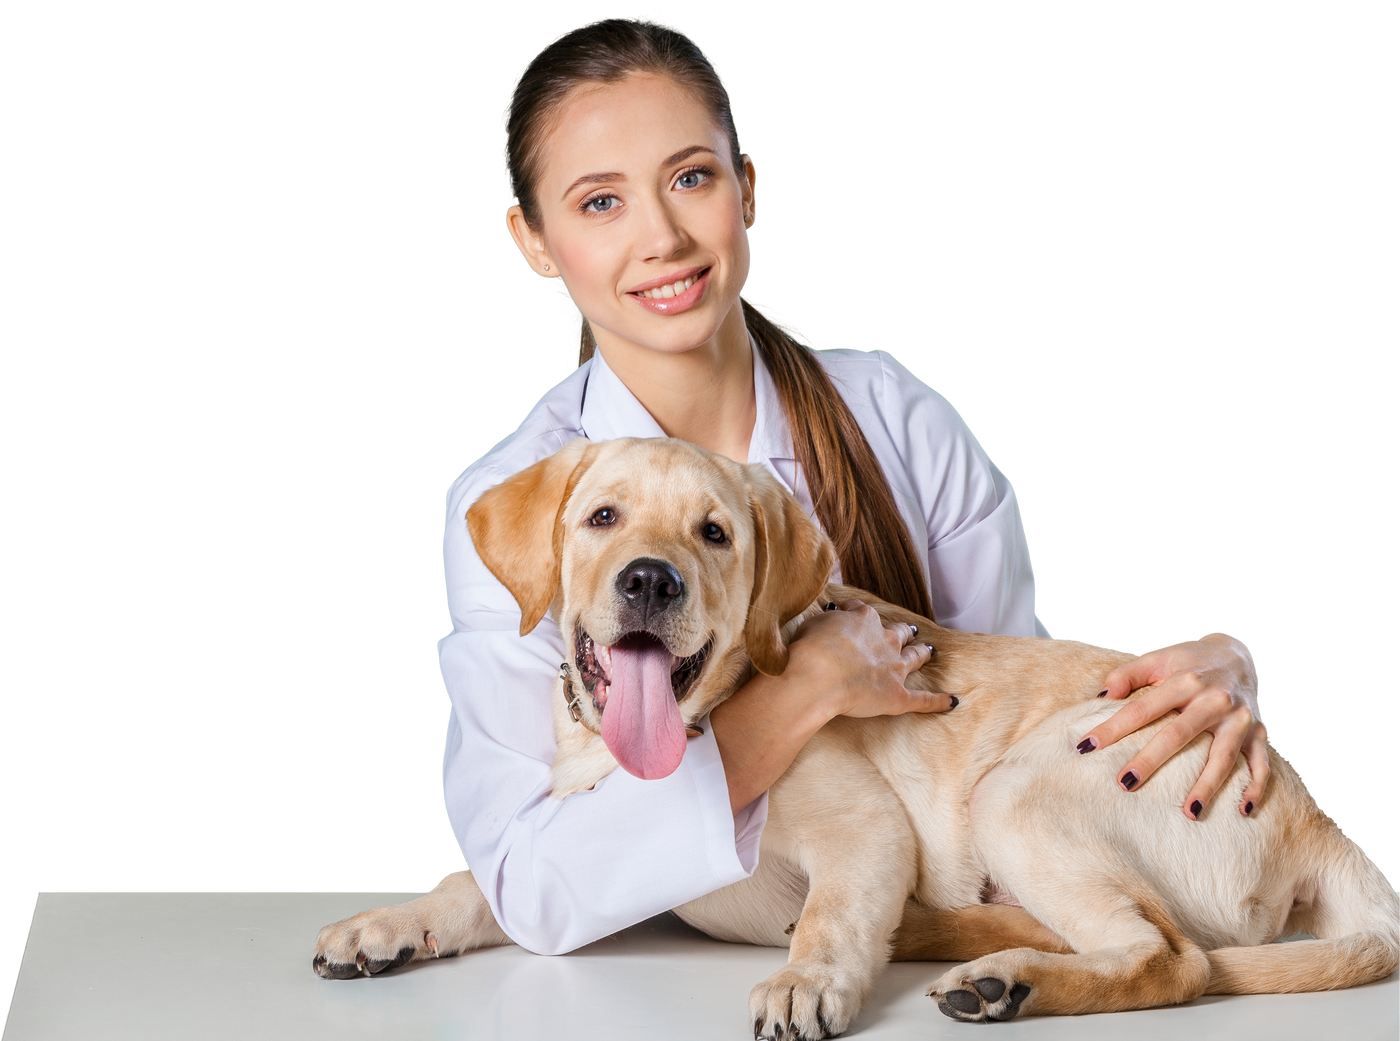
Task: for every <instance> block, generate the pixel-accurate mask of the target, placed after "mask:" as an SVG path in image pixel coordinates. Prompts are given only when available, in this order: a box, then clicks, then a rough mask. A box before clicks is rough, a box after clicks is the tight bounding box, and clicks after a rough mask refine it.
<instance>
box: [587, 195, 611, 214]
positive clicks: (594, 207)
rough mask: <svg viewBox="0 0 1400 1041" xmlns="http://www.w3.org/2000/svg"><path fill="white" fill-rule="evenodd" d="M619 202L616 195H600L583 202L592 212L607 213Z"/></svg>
mask: <svg viewBox="0 0 1400 1041" xmlns="http://www.w3.org/2000/svg"><path fill="white" fill-rule="evenodd" d="M616 203H617V196H615V195H600V196H598V197H597V198H595V199H589V200H588V201H587V202H585V203H584V204H583V208H584V209H585V210H588V211H589V212H590V213H607V212H608V211H609V210H610V209H612V208H613V206H614V205H616Z"/></svg>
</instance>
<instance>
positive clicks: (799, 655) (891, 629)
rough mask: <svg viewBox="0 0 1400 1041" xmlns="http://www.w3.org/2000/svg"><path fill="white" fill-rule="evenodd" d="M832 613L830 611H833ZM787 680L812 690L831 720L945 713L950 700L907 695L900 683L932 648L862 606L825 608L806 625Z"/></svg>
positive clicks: (795, 643) (845, 603)
mask: <svg viewBox="0 0 1400 1041" xmlns="http://www.w3.org/2000/svg"><path fill="white" fill-rule="evenodd" d="M833 608H834V609H833ZM788 654H789V659H788V671H787V675H791V676H792V677H793V678H800V679H801V680H802V681H803V682H804V683H807V684H810V687H809V688H808V689H810V690H812V691H814V692H816V693H818V694H819V696H821V697H822V698H824V699H826V703H827V707H828V711H829V712H830V714H831V715H832V716H856V717H864V716H900V715H903V714H904V713H906V712H947V711H948V710H949V709H950V708H953V707H954V706H956V705H957V700H956V699H955V698H954V697H952V696H951V695H948V694H932V693H927V692H924V691H917V690H909V689H908V688H907V687H906V686H905V685H904V681H905V680H906V679H908V677H909V675H910V673H913V672H915V671H917V670H918V669H920V668H922V667H923V666H925V665H927V664H928V662H929V659H930V658H931V657H932V655H933V647H932V646H931V645H930V644H928V643H925V642H923V641H921V640H919V639H918V630H917V629H915V628H914V626H912V625H906V624H905V623H903V622H891V623H890V624H889V625H886V624H885V623H884V622H883V621H882V620H881V618H880V616H879V614H878V613H876V611H875V609H874V608H873V607H871V606H870V605H868V604H866V603H863V602H862V601H860V600H855V599H852V600H842V601H841V602H840V603H836V604H829V605H827V609H826V610H825V611H823V612H822V613H821V614H819V615H817V616H816V617H815V618H810V619H808V620H807V621H806V622H804V623H803V624H802V625H801V626H800V627H799V628H798V630H797V633H796V635H795V636H794V638H793V640H792V643H791V644H789V646H788Z"/></svg>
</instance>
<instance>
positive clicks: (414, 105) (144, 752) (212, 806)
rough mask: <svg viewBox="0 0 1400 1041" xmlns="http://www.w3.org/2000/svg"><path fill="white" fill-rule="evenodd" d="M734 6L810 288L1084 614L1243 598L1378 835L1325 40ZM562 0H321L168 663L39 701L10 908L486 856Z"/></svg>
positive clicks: (1178, 620) (170, 542)
mask: <svg viewBox="0 0 1400 1041" xmlns="http://www.w3.org/2000/svg"><path fill="white" fill-rule="evenodd" d="M707 10H708V8H704V10H697V11H696V13H694V14H690V13H678V14H679V15H680V17H682V20H683V21H686V22H687V24H689V25H690V29H692V32H693V34H694V35H696V36H697V39H699V41H700V42H701V43H704V45H706V46H708V48H710V49H711V52H713V53H714V55H715V57H717V59H718V60H720V62H721V64H722V66H724V67H725V71H727V73H728V76H729V78H731V84H732V85H734V90H735V92H736V94H741V95H743V97H745V104H743V115H742V125H743V127H745V129H746V130H748V132H749V134H752V137H753V139H755V144H756V147H757V148H759V150H760V151H759V153H757V157H759V162H760V168H762V183H760V208H762V211H763V217H762V218H760V221H759V228H757V234H759V236H760V238H764V239H769V241H770V242H774V243H776V246H774V249H773V252H770V253H769V255H767V256H770V257H773V260H770V262H769V271H773V273H777V274H781V276H783V277H784V278H785V280H787V297H788V305H787V309H788V311H791V312H794V313H797V315H799V316H801V319H802V320H804V323H805V325H806V326H808V327H809V329H811V330H812V333H813V336H815V339H816V341H818V343H822V344H851V346H857V347H885V348H889V350H892V351H895V353H896V354H897V355H899V357H900V358H903V360H904V361H906V362H907V364H910V365H911V367H913V368H914V369H916V371H918V372H920V374H921V375H923V376H924V378H925V379H928V381H930V382H931V383H932V385H934V386H937V388H939V389H941V390H942V392H945V393H946V395H948V396H949V397H951V399H952V400H953V402H955V403H956V404H958V406H959V407H960V409H962V411H963V413H965V416H966V417H967V420H969V423H970V424H972V425H973V428H974V430H976V431H977V434H979V435H980V437H981V438H983V441H984V444H986V445H987V448H988V451H990V452H991V453H993V456H994V458H995V459H997V462H998V463H1000V465H1001V466H1002V467H1004V469H1005V470H1007V473H1008V474H1009V476H1011V477H1012V480H1014V481H1015V486H1016V490H1018V493H1019V497H1021V502H1022V509H1023V514H1025V520H1026V526H1028V530H1029V536H1030V544H1032V548H1033V554H1035V565H1036V572H1037V579H1039V589H1040V609H1042V614H1043V617H1044V618H1046V620H1047V621H1049V624H1050V625H1051V627H1053V630H1054V631H1056V632H1058V634H1064V635H1075V637H1084V638H1089V639H1093V641H1098V642H1105V644H1112V645H1117V646H1124V648H1131V649H1145V648H1149V646H1155V645H1159V644H1163V642H1169V641H1172V639H1179V638H1183V637H1191V635H1197V634H1200V632H1204V631H1207V630H1211V628H1226V630H1229V631H1232V632H1236V634H1239V635H1240V637H1243V638H1245V639H1247V641H1249V642H1250V644H1252V646H1253V649H1254V652H1256V655H1257V659H1259V665H1260V672H1261V674H1263V705H1264V711H1266V716H1267V719H1268V723H1270V726H1271V730H1273V735H1274V739H1275V740H1277V743H1278V746H1280V747H1281V749H1282V750H1285V751H1287V753H1288V754H1289V757H1291V758H1292V760H1294V761H1295V763H1296V764H1298V767H1299V768H1301V770H1302V771H1303V772H1305V774H1306V777H1308V781H1309V784H1310V785H1312V788H1313V791H1315V792H1316V795H1317V796H1319V799H1320V800H1322V803H1323V805H1324V806H1327V807H1329V810H1331V812H1333V813H1334V814H1336V816H1337V817H1338V820H1341V821H1344V824H1345V827H1347V828H1348V831H1350V833H1351V834H1352V835H1354V837H1357V838H1358V840H1359V841H1361V842H1362V844H1364V845H1365V847H1366V848H1368V849H1369V851H1371V852H1372V855H1375V856H1376V858H1378V859H1379V861H1380V862H1382V865H1383V866H1386V867H1389V869H1390V870H1392V872H1393V870H1394V869H1396V861H1394V856H1393V835H1392V826H1387V824H1385V820H1387V819H1389V817H1390V814H1389V813H1387V812H1385V810H1383V806H1385V805H1386V798H1385V796H1383V795H1382V792H1383V791H1385V788H1383V786H1385V782H1386V779H1387V768H1386V767H1385V761H1386V758H1387V749H1386V747H1385V746H1383V744H1382V733H1385V732H1386V730H1387V729H1389V723H1390V722H1393V719H1394V711H1393V707H1392V702H1390V698H1392V694H1390V684H1389V683H1387V680H1386V676H1385V672H1383V670H1385V663H1386V662H1387V660H1389V653H1387V651H1389V646H1390V641H1389V638H1387V637H1386V632H1387V631H1389V630H1390V620H1389V617H1387V614H1386V610H1387V609H1386V603H1387V599H1389V583H1390V579H1389V575H1390V565H1389V539H1390V533H1389V527H1387V520H1389V516H1387V511H1386V508H1385V507H1383V495H1385V494H1386V493H1385V487H1386V484H1385V477H1383V474H1385V473H1386V459H1387V455H1389V448H1390V438H1389V437H1387V432H1386V430H1385V428H1383V427H1382V416H1383V414H1385V406H1386V400H1385V389H1383V388H1382V386H1380V385H1379V381H1378V379H1376V378H1375V375H1373V374H1372V372H1371V368H1369V361H1366V353H1368V348H1372V346H1373V339H1375V334H1373V333H1371V330H1369V329H1368V327H1366V325H1365V322H1364V320H1362V319H1361V318H1359V315H1361V313H1362V312H1364V309H1365V305H1366V294H1368V292H1369V291H1371V290H1372V288H1373V287H1375V278H1373V276H1371V274H1369V273H1368V269H1366V267H1365V266H1364V264H1362V263H1361V262H1359V260H1358V259H1357V253H1355V250H1354V239H1352V235H1354V234H1355V228H1357V217H1358V214H1364V213H1365V211H1366V210H1368V207H1369V206H1372V204H1375V203H1376V201H1378V200H1379V196H1378V193H1376V190H1375V187H1373V186H1371V185H1368V182H1366V180H1365V176H1364V171H1362V169H1358V167H1359V165H1361V160H1359V158H1358V157H1357V154H1355V153H1352V151H1350V148H1351V146H1350V144H1348V143H1347V137H1345V133H1344V132H1343V129H1340V126H1338V119H1337V116H1336V112H1334V109H1333V108H1331V106H1330V105H1329V104H1327V98H1326V95H1324V94H1322V92H1320V90H1319V77H1320V76H1322V71H1320V70H1319V69H1317V67H1316V66H1315V64H1312V63H1309V62H1303V60H1296V55H1294V52H1289V53H1291V55H1294V56H1289V55H1282V56H1275V57H1271V56H1270V55H1274V53H1275V52H1274V50H1270V48H1267V46H1261V45H1260V36H1259V34H1257V32H1254V35H1250V34H1246V32H1232V31H1229V29H1222V27H1186V25H1176V27H1154V31H1152V32H1147V31H1144V29H1142V28H1141V27H1112V25H1107V27H1106V25H1092V27H1091V25H1070V24H1042V25H1028V24H1016V25H1008V24H986V25H976V27H973V25H965V24H952V22H934V21H930V22H924V24H913V22H896V21H885V22H867V24H850V22H844V21H830V22H819V24H812V25H805V27H801V28H794V27H792V25H791V21H790V20H780V18H773V20H764V18H763V17H762V15H753V14H745V15H743V17H742V18H734V17H728V15H727V17H720V15H711V14H707ZM533 11H535V8H532V17H531V18H528V20H524V21H526V22H528V27H524V28H522V27H521V25H503V24H501V22H496V21H490V22H479V24H477V22H473V21H468V20H465V18H463V20H462V21H442V22H434V21H433V20H431V18H428V20H423V21H416V22H412V24H403V25H389V27H385V25H370V24H357V25H346V24H344V22H339V21H336V18H335V17H333V13H330V11H329V10H328V11H321V13H318V15H316V18H315V20H301V21H300V22H298V27H297V29H298V34H301V35H300V36H297V38H294V39H290V41H288V43H287V48H288V49H287V53H286V55H284V56H283V71H281V76H283V87H284V94H283V97H281V111H280V112H279V113H277V116H276V119H274V120H273V123H272V126H270V127H269V130H267V134H266V137H265V139H260V140H259V144H258V147H259V148H263V150H266V157H267V162H269V169H274V171H276V172H277V178H274V180H276V185H274V186H273V187H272V189H270V192H269V196H267V199H266V204H267V207H269V210H267V213H269V214H272V217H265V218H263V220H265V225H263V227H266V228H267V236H269V241H267V242H266V243H263V246H265V249H260V250H259V253H258V259H256V264H258V270H259V271H265V273H266V277H265V278H253V280H252V281H251V283H244V284H246V285H251V287H253V288H249V290H248V297H249V298H248V299H245V301H241V302H237V306H235V308H234V309H235V311H237V312H238V313H239V315H241V316H244V320H245V322H246V323H245V325H244V326H242V327H244V332H245V333H246V336H245V337H242V339H239V343H238V347H237V350H235V351H231V353H230V360H228V362H227V371H225V374H224V378H225V379H227V383H228V388H230V392H231V399H232V400H231V402H230V403H228V404H224V406H221V407H220V409H217V410H213V417H211V418H213V420H214V421H213V423H210V424H207V427H206V428H207V430H210V431H211V434H210V439H211V446H210V455H207V456H204V458H206V459H213V460H214V462H213V463H211V465H209V466H204V467H195V469H190V467H185V469H183V470H182V472H181V473H179V474H176V476H175V477H172V480H174V481H175V483H176V484H178V486H179V487H178V488H176V490H175V491H169V490H167V494H168V495H171V500H169V501H171V502H176V501H183V502H185V504H186V505H188V504H189V502H195V504H197V505H199V509H197V511H196V514H197V516H200V518H204V519H200V520H197V522H189V520H185V522H181V523H172V525H169V527H171V529H172V530H168V532H167V534H168V539H167V540H164V541H162V540H161V539H157V540H153V541H148V543H146V551H147V553H148V560H147V561H134V562H133V561H129V562H127V564H126V567H127V574H130V572H134V571H137V569H140V567H141V565H143V564H148V568H147V569H146V571H144V572H143V574H146V575H147V582H148V586H147V588H148V590H150V596H151V600H150V604H160V607H158V610H157V609H154V607H148V609H147V610H148V611H150V617H147V618H141V620H139V621H137V623H134V628H132V630H127V637H125V638H120V639H116V641H113V644H112V648H111V651H109V652H108V655H109V658H111V660H109V662H108V663H106V665H109V666H115V667H118V669H120V670H123V672H125V674H139V676H141V677H143V679H141V680H140V690H139V693H137V694H136V695H134V697H132V695H126V697H122V698H119V700H116V701H115V702H113V701H108V700H98V701H94V702H92V704H91V705H85V707H84V705H80V707H77V708H74V707H73V705H70V704H64V702H60V701H57V700H56V701H55V702H53V704H42V705H39V707H38V709H36V711H38V712H39V714H41V719H42V721H43V722H41V723H39V728H41V729H38V730H36V733H49V735H63V737H62V742H63V750H64V751H63V754H64V757H66V768H64V770H63V771H62V778H60V779H52V778H50V779H49V781H46V782H45V784H42V785H36V786H35V788H34V789H28V791H25V793H24V796H22V798H21V799H17V800H15V802H13V803H11V807H10V809H11V813H10V828H8V831H10V834H11V835H14V837H15V838H17V840H18V844H17V845H13V847H11V849H21V848H22V849H27V851H31V854H29V855H28V856H27V858H25V859H24V862H22V863H18V862H13V863H11V866H13V867H17V869H18V870H15V872H14V873H13V874H11V879H13V881H11V888H10V893H11V907H13V908H14V914H13V918H11V921H13V922H14V926H13V932H11V937H13V942H14V943H17V942H18V939H20V935H21V933H22V928H24V921H25V919H27V916H28V909H29V902H31V900H32V894H34V890H35V888H38V887H62V886H84V887H85V886H133V887H153V886H174V887H183V886H189V887H361V886H363V887H375V888H398V887H426V886H428V884H431V883H433V880H434V879H437V877H438V874H441V873H442V872H444V870H448V869H451V867H454V866H458V865H459V863H461V861H459V858H458V854H456V849H455V847H454V844H452V840H451V835H449V834H448V830H447V826H445V823H444V817H442V810H441V799H440V791H438V760H440V751H441V736H442V725H444V719H445V712H447V701H445V698H444V694H442V690H441V686H440V683H438V677H437V670H435V660H434V651H433V641H434V639H435V637H437V635H438V634H441V632H442V631H444V628H445V613H444V609H442V589H441V574H440V561H438V539H440V529H441V523H442V516H441V493H442V487H444V486H445V484H447V481H449V480H451V479H452V476H454V474H455V473H456V472H458V470H459V469H461V467H462V466H463V465H466V463H468V462H469V460H470V459H472V458H475V456H476V455H477V453H480V452H482V451H483V449H486V448H487V446H489V445H490V444H491V442H493V441H494V439H496V438H498V437H500V435H503V434H504V432H507V431H508V430H510V428H511V427H512V425H514V424H515V423H517V421H518V418H519V417H521V414H522V413H524V411H525V410H526V409H528V407H529V406H531V403H532V402H533V400H535V397H536V396H538V395H539V393H540V390H542V389H543V388H545V386H547V385H549V382H550V381H552V379H553V372H554V371H553V368H552V365H550V364H547V362H546V361H543V360H540V358H539V357H538V353H539V347H533V346H529V344H526V343H525V341H524V337H522V336H521V334H519V332H518V325H517V322H518V318H519V311H518V309H517V306H515V305H514V304H511V302H508V301H507V298H505V297H503V295H501V294H500V291H498V290H497V288H496V287H500V288H505V285H507V284H508V283H507V281H505V280H504V277H503V276H504V271H501V270H498V267H497V266H498V264H505V263H507V257H508V255H507V253H505V252H504V250H503V246H504V243H505V238H504V231H503V229H501V224H500V213H501V208H503V196H504V192H503V187H501V180H500V168H498V165H494V167H493V165H490V158H491V151H493V133H494V125H496V120H497V116H498V109H500V102H501V99H503V97H504V94H505V91H507V90H508V87H510V83H511V76H512V73H514V71H515V69H517V66H518V64H521V63H522V62H525V60H526V59H529V56H531V55H532V53H533V50H535V49H536V48H538V46H540V45H542V43H543V42H545V41H546V39H547V36H549V34H552V32H554V31H557V29H563V28H567V27H568V25H570V24H573V22H577V21H581V20H584V18H588V17H592V15H595V14H596V13H598V11H594V10H591V8H582V10H577V11H567V10H566V11H564V13H563V14H556V17H554V20H553V21H543V15H542V17H540V20H538V21H536V18H535V17H533ZM668 13H671V11H669V10H668ZM314 21H315V22H318V24H316V27H315V31H312V29H311V28H308V27H311V25H312V24H314ZM1197 29H1198V31H1197ZM1207 29H1208V31H1207ZM1256 29H1257V27H1256ZM760 127H762V130H760ZM279 178H284V183H283V180H280V179H279ZM269 301H270V302H269ZM265 308H266V309H265ZM249 313H256V315H259V318H256V319H249V318H246V315H249ZM183 414H185V416H186V417H192V416H193V411H186V413H183ZM200 418H209V417H200ZM148 438H150V439H148V441H147V442H146V444H147V445H168V442H167V441H162V437H161V435H160V434H157V432H151V434H150V435H148ZM153 451H154V449H153ZM182 516H189V514H188V512H186V514H183V515H182ZM209 518H213V519H209ZM172 620H174V627H171V621H172ZM157 623H158V624H157ZM119 624H122V625H132V624H133V623H132V621H130V620H126V618H123V620H120V621H119ZM10 740H11V742H15V740H17V739H15V737H14V736H11V739H10ZM312 940H314V937H312V936H308V937H307V951H308V957H309V951H311V944H312Z"/></svg>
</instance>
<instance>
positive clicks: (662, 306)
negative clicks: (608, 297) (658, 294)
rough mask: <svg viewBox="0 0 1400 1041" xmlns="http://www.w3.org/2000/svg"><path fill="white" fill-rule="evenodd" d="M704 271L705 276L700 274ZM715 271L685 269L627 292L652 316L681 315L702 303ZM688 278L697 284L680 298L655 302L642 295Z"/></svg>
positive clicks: (703, 268) (700, 268) (711, 269)
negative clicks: (712, 273)
mask: <svg viewBox="0 0 1400 1041" xmlns="http://www.w3.org/2000/svg"><path fill="white" fill-rule="evenodd" d="M702 271H703V272H704V274H700V272H702ZM713 271H714V267H713V266H711V267H692V268H683V269H682V270H680V271H674V272H672V273H671V274H669V275H663V276H662V277H660V278H653V279H652V280H651V281H649V282H643V283H642V284H641V285H638V286H633V287H632V288H631V289H629V290H627V295H628V296H629V297H631V298H632V299H633V300H635V301H636V302H637V303H638V304H640V305H641V306H642V308H643V309H644V310H647V311H650V312H651V313H652V314H665V315H670V314H679V313H680V312H682V311H689V310H690V309H691V308H692V307H694V306H695V305H696V304H698V303H699V302H700V300H701V298H702V297H703V296H704V295H705V290H706V289H708V288H709V286H710V274H711V272H713ZM686 278H694V279H695V284H694V285H692V286H691V287H690V288H689V289H687V290H686V291H685V292H684V293H681V294H680V295H679V296H672V297H662V298H661V299H660V300H653V299H652V298H651V297H649V296H642V295H641V294H642V293H645V292H647V291H649V290H652V289H660V288H661V287H662V286H668V285H671V284H672V283H673V282H679V281H681V280H682V279H686Z"/></svg>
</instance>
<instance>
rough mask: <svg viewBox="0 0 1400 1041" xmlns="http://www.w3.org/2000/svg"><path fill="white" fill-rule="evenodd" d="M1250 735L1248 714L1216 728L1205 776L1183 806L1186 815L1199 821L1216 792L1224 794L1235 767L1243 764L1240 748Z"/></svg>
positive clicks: (1204, 772) (1203, 772)
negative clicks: (1240, 760)
mask: <svg viewBox="0 0 1400 1041" xmlns="http://www.w3.org/2000/svg"><path fill="white" fill-rule="evenodd" d="M1248 732H1249V717H1248V715H1247V714H1245V715H1243V716H1240V717H1238V722H1236V721H1235V718H1233V717H1232V718H1231V719H1229V720H1226V721H1225V722H1224V723H1222V724H1221V725H1220V726H1219V727H1217V728H1216V729H1215V732H1214V733H1213V734H1212V735H1211V739H1210V754H1209V755H1208V756H1206V765H1205V767H1204V768H1203V769H1202V770H1201V776H1199V777H1197V778H1196V783H1195V784H1193V785H1192V786H1191V790H1190V791H1189V792H1187V793H1186V801H1185V802H1184V803H1183V804H1182V812H1184V813H1185V814H1186V816H1188V817H1190V818H1191V819H1192V820H1199V819H1200V817H1201V814H1202V813H1204V812H1205V808H1206V807H1207V806H1209V805H1210V804H1211V801H1212V800H1213V799H1214V798H1215V793H1216V792H1218V791H1220V786H1221V785H1222V784H1224V783H1225V782H1226V781H1227V780H1229V778H1230V775H1231V774H1232V773H1234V771H1235V764H1236V763H1237V762H1238V761H1239V756H1240V747H1241V745H1243V744H1244V739H1245V735H1246V734H1247V733H1248ZM1240 805H1241V806H1243V805H1244V804H1243V803H1241V804H1240Z"/></svg>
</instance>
